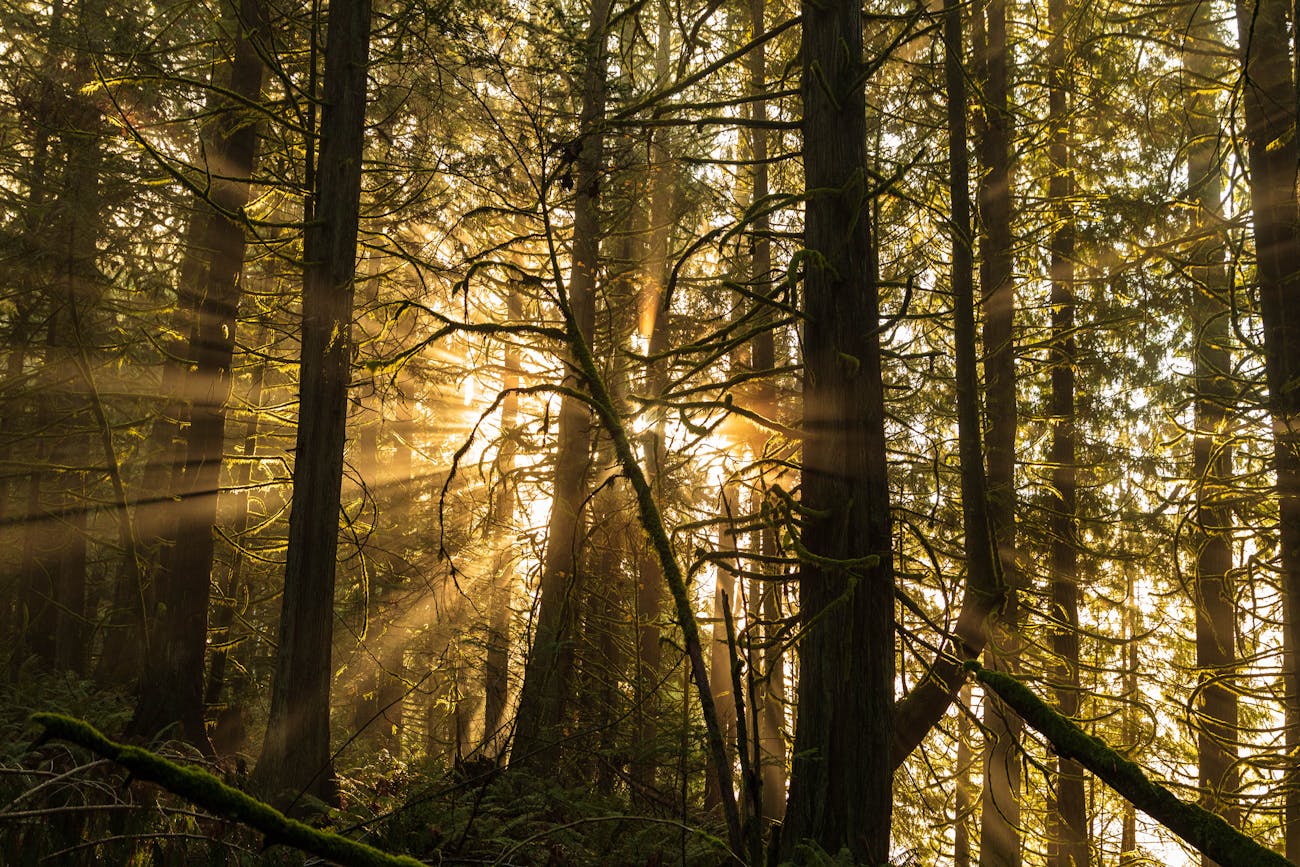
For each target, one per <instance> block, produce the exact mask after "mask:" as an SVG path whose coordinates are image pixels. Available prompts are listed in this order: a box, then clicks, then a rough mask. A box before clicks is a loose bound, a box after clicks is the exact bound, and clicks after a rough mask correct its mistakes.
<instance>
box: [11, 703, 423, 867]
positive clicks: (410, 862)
mask: <svg viewBox="0 0 1300 867" xmlns="http://www.w3.org/2000/svg"><path fill="white" fill-rule="evenodd" d="M31 721H32V722H33V723H35V724H37V725H39V726H41V727H42V728H44V729H45V738H59V739H60V740H65V741H69V742H71V743H74V744H76V745H78V746H81V747H85V748H86V749H88V750H90V751H91V752H93V753H96V754H98V755H100V756H103V757H104V758H106V759H108V760H109V761H111V762H113V763H115V764H117V765H120V766H121V767H123V768H125V769H126V770H128V771H130V772H131V774H132V775H134V776H135V777H137V778H139V779H141V780H148V781H149V782H151V783H157V784H158V785H160V786H162V787H163V788H164V789H166V790H167V791H169V792H172V793H173V794H175V795H179V796H180V797H182V798H185V799H186V800H188V801H190V802H192V803H194V804H196V805H198V806H200V807H202V808H203V809H205V810H207V811H209V812H210V813H213V814H214V815H217V816H221V817H223V818H227V819H233V820H235V821H238V822H242V823H244V824H246V825H248V826H250V827H252V828H255V829H256V830H258V831H261V832H262V833H263V834H264V835H266V842H267V844H268V845H272V844H282V845H285V846H292V847H293V848H295V849H301V850H302V851H304V852H310V853H311V854H313V855H318V856H320V857H322V858H327V859H329V860H331V861H334V862H337V863H339V864H344V865H348V867H422V865H421V863H420V862H419V861H417V860H415V859H414V858H411V857H409V856H406V855H390V854H388V853H387V852H382V851H380V850H379V849H376V848H374V847H373V846H367V845H366V844H365V843H359V842H357V841H356V840H349V839H348V838H347V837H343V836H340V835H338V834H335V833H333V832H330V831H321V830H317V829H316V828H312V827H310V826H309V825H304V824H303V823H302V822H298V821H295V820H293V819H290V818H289V817H287V816H285V815H284V814H283V813H281V812H280V811H278V810H276V809H274V808H273V807H271V806H269V805H268V804H265V803H263V802H262V801H259V800H257V799H256V798H254V797H251V796H250V795H247V794H245V793H244V792H241V791H239V790H238V789H234V788H231V787H230V786H227V785H226V784H225V783H223V782H221V781H220V780H219V779H217V778H216V777H214V776H212V775H211V774H209V773H208V772H207V771H203V770H199V769H198V768H192V767H187V766H185V765H180V764H177V763H175V762H172V761H169V760H167V759H164V758H162V757H161V756H157V755H155V754H153V753H151V752H149V751H148V750H144V749H141V748H139V747H132V746H127V745H125V744H119V743H117V742H115V741H111V740H109V739H108V738H106V737H104V735H103V734H101V733H100V732H99V731H98V730H97V729H96V728H95V727H94V726H92V725H90V724H89V723H87V722H84V721H82V720H79V719H77V718H75V717H70V716H63V715H62V714H53V713H37V714H32V717H31Z"/></svg>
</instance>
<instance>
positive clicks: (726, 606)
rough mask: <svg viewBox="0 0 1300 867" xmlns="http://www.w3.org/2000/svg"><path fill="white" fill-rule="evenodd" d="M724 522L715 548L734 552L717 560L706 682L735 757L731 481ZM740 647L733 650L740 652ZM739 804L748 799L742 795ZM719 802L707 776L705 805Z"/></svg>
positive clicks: (735, 496)
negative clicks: (729, 622)
mask: <svg viewBox="0 0 1300 867" xmlns="http://www.w3.org/2000/svg"><path fill="white" fill-rule="evenodd" d="M721 499H722V503H721V507H722V516H723V519H724V520H723V523H722V524H720V525H719V526H718V552H719V553H730V554H732V555H733V556H732V557H731V558H730V559H729V560H727V561H722V562H720V563H719V564H718V567H717V569H718V572H717V581H716V583H715V585H714V588H713V635H712V640H711V643H710V645H709V685H710V686H712V687H713V703H714V705H715V706H716V707H717V709H718V728H719V729H720V730H721V732H722V737H723V739H724V740H725V741H726V742H727V757H728V758H729V759H731V758H734V755H735V753H734V750H733V749H732V745H733V744H734V743H735V738H736V722H737V720H736V694H735V691H734V690H733V687H732V677H731V653H732V647H731V645H730V643H729V642H728V640H727V626H726V622H727V618H728V617H734V616H735V613H736V610H737V607H736V572H734V571H732V570H734V569H738V568H739V566H740V557H739V556H736V555H738V554H739V551H740V546H739V544H738V540H737V538H736V537H737V536H738V535H739V534H738V533H737V532H736V529H735V527H736V522H735V515H736V514H737V512H738V510H739V508H740V503H739V499H740V486H739V485H737V484H736V483H734V482H730V483H728V484H726V485H725V486H724V487H723V489H722V498H721ZM739 650H740V649H739V648H736V651H737V652H739ZM741 803H742V805H744V804H746V803H747V800H746V799H744V798H742V799H741ZM721 804H722V793H721V792H720V791H719V789H718V785H717V781H716V780H709V781H707V782H706V784H705V789H704V806H705V808H706V809H708V810H713V809H715V808H717V807H719V806H721Z"/></svg>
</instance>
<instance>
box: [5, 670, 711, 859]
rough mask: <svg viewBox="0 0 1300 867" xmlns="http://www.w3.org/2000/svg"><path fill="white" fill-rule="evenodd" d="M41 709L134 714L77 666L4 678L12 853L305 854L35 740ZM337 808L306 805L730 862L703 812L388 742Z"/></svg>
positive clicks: (347, 821)
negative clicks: (677, 811)
mask: <svg viewBox="0 0 1300 867" xmlns="http://www.w3.org/2000/svg"><path fill="white" fill-rule="evenodd" d="M35 711H57V712H61V713H65V714H68V715H70V716H76V717H80V718H83V719H85V720H87V721H88V722H90V723H92V724H93V725H94V726H95V727H97V728H99V729H101V730H102V731H105V732H108V733H114V732H118V731H121V730H122V729H123V727H124V726H125V723H126V721H127V719H128V718H129V716H130V702H129V700H128V697H127V696H124V695H122V694H120V693H115V692H112V691H105V690H102V689H99V688H97V687H95V686H94V685H92V684H91V683H90V682H88V681H85V680H80V679H77V678H74V677H64V678H49V677H43V678H40V679H32V680H31V681H27V680H26V679H20V680H19V681H18V683H16V684H3V685H0V853H3V854H2V855H0V861H3V863H5V864H7V865H9V864H12V865H14V867H38V865H73V867H77V865H88V867H89V865H101V864H112V865H126V867H173V865H175V867H182V865H184V867H188V865H216V867H226V865H229V867H242V865H268V867H270V865H299V864H307V863H320V862H319V861H314V862H313V861H310V860H309V859H307V858H306V857H305V856H303V855H302V854H301V853H298V852H295V851H292V850H289V849H287V848H285V847H283V846H274V847H271V848H263V841H262V839H261V837H260V835H259V834H257V833H256V832H254V831H252V830H250V829H248V828H246V827H243V826H241V825H239V824H237V823H234V822H230V821H227V820H225V819H222V818H220V817H215V816H212V815H209V814H207V813H205V812H203V811H201V810H199V809H197V808H195V807H194V806H192V805H190V804H188V803H186V802H185V801H183V800H181V799H180V798H177V797H176V796H174V795H172V794H170V793H168V792H166V791H163V790H162V789H160V788H159V787H157V786H155V785H152V784H149V783H145V782H142V781H139V780H131V779H129V777H128V776H127V774H126V773H125V772H123V771H122V770H121V769H120V768H117V767H115V766H113V765H112V764H110V763H108V762H106V761H104V760H102V759H99V758H97V757H96V756H93V755H91V754H90V753H89V752H87V751H85V750H83V749H81V748H79V747H73V746H70V745H67V744H63V743H60V742H57V741H55V742H50V743H47V744H43V745H41V746H40V747H38V748H36V749H33V742H34V741H35V739H36V738H37V736H38V734H39V731H38V729H37V727H35V726H32V725H30V724H29V723H28V721H27V718H28V716H29V715H30V714H31V713H32V712H35ZM154 749H156V750H157V751H158V752H159V753H160V754H161V755H164V756H166V757H168V758H171V759H173V760H176V761H180V762H184V763H189V764H194V765H200V766H202V767H204V768H205V769H206V770H208V771H210V772H212V773H214V774H216V775H217V776H220V777H222V778H223V779H224V780H225V781H226V782H227V783H228V784H231V785H236V786H239V785H240V784H241V783H242V781H243V778H244V776H245V774H244V773H243V770H244V769H243V768H240V767H238V766H235V765H234V763H212V762H209V761H207V760H205V759H204V758H203V757H202V756H200V755H198V754H197V753H196V752H195V751H194V750H193V749H192V748H190V747H187V746H185V745H184V744H178V743H167V744H162V745H160V746H157V747H154ZM339 790H340V794H341V803H340V806H339V807H338V808H329V809H324V808H323V805H321V807H322V809H318V810H307V811H306V812H305V814H303V815H302V816H300V818H303V819H304V820H305V821H309V822H311V823H312V824H315V825H317V826H320V827H324V828H329V829H331V830H335V831H338V832H340V833H343V834H345V835H347V836H350V837H352V838H354V839H358V840H363V841H365V842H367V843H369V844H370V845H372V846H375V847H378V848H381V849H384V850H386V851H390V852H394V853H404V854H409V855H412V856H414V857H416V858H418V859H421V860H424V861H426V862H427V863H430V864H500V865H539V867H540V865H549V867H561V865H629V867H643V865H649V867H655V865H666V864H685V865H713V864H721V863H726V861H727V854H726V846H725V844H724V843H723V841H722V839H721V832H720V830H719V828H718V827H716V826H715V825H714V824H713V823H710V822H708V821H702V820H701V817H699V816H691V817H688V818H687V820H686V821H683V820H682V819H681V818H680V817H670V816H665V815H662V814H661V815H639V814H637V812H636V811H635V810H633V809H632V808H631V807H630V806H629V803H628V801H627V799H626V797H623V796H621V795H620V794H618V793H613V794H602V793H598V792H596V791H595V790H594V788H593V787H591V786H586V785H571V786H564V785H561V784H559V783H558V782H557V781H556V780H555V779H554V778H553V777H542V776H536V775H531V774H528V773H526V772H522V771H511V772H508V773H507V772H502V771H500V770H498V769H496V768H495V767H493V766H491V765H490V764H488V763H482V764H479V765H471V766H470V767H469V768H460V769H455V768H449V767H447V766H446V765H445V764H442V763H439V762H421V763H418V764H412V765H407V764H404V763H402V762H399V761H396V760H394V759H393V758H392V757H391V756H389V755H388V754H387V753H383V752H381V753H379V754H378V755H377V756H376V757H375V758H373V759H372V760H371V761H369V762H368V763H367V764H364V765H361V766H358V767H354V768H348V769H343V770H341V771H340V774H339ZM661 812H662V811H661Z"/></svg>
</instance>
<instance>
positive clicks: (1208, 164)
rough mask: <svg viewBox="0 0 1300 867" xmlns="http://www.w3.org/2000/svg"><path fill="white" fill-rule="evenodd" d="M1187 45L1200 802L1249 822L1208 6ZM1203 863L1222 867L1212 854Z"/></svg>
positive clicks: (1197, 13) (1196, 16)
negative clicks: (1244, 815)
mask: <svg viewBox="0 0 1300 867" xmlns="http://www.w3.org/2000/svg"><path fill="white" fill-rule="evenodd" d="M1188 40H1189V44H1188V46H1187V50H1185V52H1184V55H1183V66H1184V69H1185V74H1186V75H1187V77H1188V80H1187V82H1186V84H1185V87H1186V94H1187V95H1186V97H1185V100H1186V111H1187V122H1188V137H1189V139H1190V141H1189V144H1188V148H1187V181H1188V193H1189V196H1188V197H1189V198H1190V199H1191V200H1192V202H1194V203H1195V205H1196V208H1197V210H1196V216H1195V219H1194V222H1193V231H1194V232H1195V233H1196V235H1197V236H1198V240H1197V241H1196V242H1195V243H1194V244H1193V247H1192V250H1191V260H1190V263H1189V264H1190V266H1191V267H1190V269H1189V272H1190V273H1189V276H1190V277H1191V280H1192V284H1193V286H1192V292H1193V293H1194V294H1193V301H1192V310H1191V319H1192V327H1193V328H1194V329H1195V334H1194V337H1193V354H1194V357H1193V367H1194V376H1195V383H1194V387H1195V395H1194V400H1195V404H1194V423H1195V433H1194V434H1193V437H1192V479H1193V485H1194V490H1195V495H1196V503H1195V507H1194V508H1195V511H1194V512H1193V517H1194V520H1193V522H1192V523H1193V533H1194V539H1193V545H1194V550H1195V554H1196V574H1195V600H1194V601H1195V604H1196V667H1197V670H1198V684H1197V693H1198V694H1197V696H1196V699H1195V707H1196V711H1195V717H1194V719H1195V723H1194V725H1195V729H1196V751H1197V761H1198V765H1199V782H1200V786H1201V806H1203V807H1205V809H1207V810H1210V811H1212V812H1215V813H1218V814H1219V815H1221V816H1223V818H1224V820H1225V821H1227V822H1228V824H1230V825H1232V826H1234V827H1236V826H1239V825H1240V824H1241V818H1240V810H1239V809H1238V807H1237V806H1236V803H1235V801H1234V800H1233V799H1234V797H1235V796H1236V793H1237V789H1238V788H1239V786H1240V781H1241V770H1240V768H1239V766H1238V765H1237V755H1236V753H1237V748H1236V743H1237V740H1238V737H1239V734H1238V730H1237V692H1236V690H1235V689H1234V688H1233V686H1232V679H1233V676H1234V674H1235V670H1234V669H1235V665H1236V657H1237V652H1236V632H1237V624H1236V606H1235V599H1234V597H1235V591H1234V588H1233V584H1232V545H1231V534H1232V521H1233V516H1232V508H1231V502H1230V498H1231V496H1232V493H1231V487H1232V446H1231V442H1230V440H1229V438H1228V437H1229V434H1228V432H1227V426H1228V424H1229V423H1230V421H1231V416H1232V412H1231V408H1232V406H1233V404H1234V402H1235V400H1236V395H1235V387H1234V384H1233V378H1234V373H1233V370H1232V353H1231V345H1230V337H1229V333H1230V328H1229V316H1230V315H1231V313H1230V305H1229V303H1228V293H1229V292H1230V291H1231V288H1230V286H1229V283H1228V272H1227V269H1226V268H1225V266H1224V244H1223V240H1222V236H1221V234H1220V232H1219V226H1220V225H1221V224H1222V222H1223V207H1222V205H1221V196H1222V190H1223V183H1222V180H1221V176H1222V171H1223V169H1222V165H1223V164H1222V159H1221V157H1220V154H1219V152H1218V139H1219V133H1220V124H1219V120H1218V118H1217V117H1216V116H1215V108H1216V105H1215V100H1214V99H1213V98H1212V97H1211V96H1207V95H1206V91H1205V88H1206V87H1207V86H1208V85H1210V84H1211V83H1212V82H1214V81H1218V80H1219V70H1216V69H1215V66H1216V65H1217V64H1215V63H1214V62H1213V60H1212V57H1211V55H1210V53H1209V49H1210V48H1211V47H1212V46H1213V45H1214V44H1215V43H1214V41H1213V40H1214V29H1213V24H1212V21H1211V17H1210V9H1209V7H1207V6H1196V7H1194V8H1193V10H1192V21H1191V24H1190V26H1189V27H1188ZM1201 863H1202V867H1214V862H1213V861H1212V860H1210V859H1209V858H1208V857H1204V856H1203V858H1202V862H1201Z"/></svg>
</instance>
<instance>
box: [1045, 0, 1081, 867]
mask: <svg viewBox="0 0 1300 867" xmlns="http://www.w3.org/2000/svg"><path fill="white" fill-rule="evenodd" d="M1066 4H1067V0H1049V2H1048V13H1047V14H1048V27H1049V30H1050V31H1051V33H1052V39H1051V42H1050V43H1049V44H1048V49H1047V55H1048V56H1047V62H1048V120H1047V122H1048V126H1049V128H1050V129H1051V130H1052V138H1051V142H1050V143H1049V145H1048V164H1049V166H1050V168H1051V176H1050V178H1049V180H1048V187H1047V198H1048V204H1049V207H1050V208H1051V209H1052V213H1053V214H1054V216H1055V219H1054V221H1053V222H1054V225H1055V226H1056V229H1055V231H1054V232H1053V233H1052V237H1051V239H1050V241H1049V244H1048V247H1049V254H1050V257H1051V261H1050V263H1049V266H1048V267H1049V276H1050V278H1051V284H1052V286H1051V298H1050V302H1051V308H1052V324H1051V336H1050V338H1049V353H1050V355H1049V359H1050V367H1051V378H1052V384H1051V398H1050V403H1051V417H1052V442H1051V446H1050V448H1049V456H1048V463H1049V465H1050V466H1051V468H1052V484H1051V488H1050V490H1049V494H1048V498H1049V499H1048V502H1049V505H1048V522H1047V523H1048V526H1047V533H1048V537H1049V538H1050V539H1051V545H1050V548H1051V550H1050V575H1051V600H1052V615H1051V627H1050V628H1051V631H1052V653H1053V655H1054V656H1055V657H1056V664H1057V672H1056V678H1055V679H1056V683H1055V691H1056V700H1057V704H1058V707H1059V708H1060V711H1061V713H1062V714H1063V715H1064V716H1066V717H1070V718H1073V717H1076V716H1078V714H1079V564H1078V561H1079V547H1078V517H1077V514H1078V502H1077V494H1076V489H1077V475H1078V472H1077V468H1076V458H1075V449H1076V445H1075V431H1076V428H1075V405H1074V378H1075V377H1074V372H1075V366H1076V364H1077V354H1076V351H1075V350H1076V347H1075V340H1074V328H1075V319H1074V304H1075V292H1074V290H1075V273H1074V255H1075V253H1074V248H1075V235H1074V233H1075V229H1074V211H1073V206H1072V205H1071V204H1070V201H1071V198H1072V197H1073V195H1074V177H1073V167H1072V165H1071V153H1070V126H1071V125H1070V117H1069V106H1068V95H1069V88H1070V86H1071V81H1070V74H1069V71H1068V67H1067V65H1066V62H1067V53H1068V52H1067V45H1066V33H1065V29H1066V24H1067V22H1066V16H1067V8H1068V7H1067V5H1066ZM1055 794H1056V813H1057V815H1058V817H1059V820H1060V821H1059V833H1060V841H1059V844H1060V845H1059V849H1058V852H1057V860H1056V864H1057V865H1058V867H1088V862H1089V847H1088V819H1087V815H1086V809H1087V802H1086V801H1085V798H1084V790H1083V769H1082V768H1081V767H1080V766H1079V764H1078V763H1077V762H1075V761H1073V760H1072V759H1070V758H1068V757H1065V756H1062V757H1061V761H1060V765H1059V767H1058V770H1057V781H1056V793H1055Z"/></svg>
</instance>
